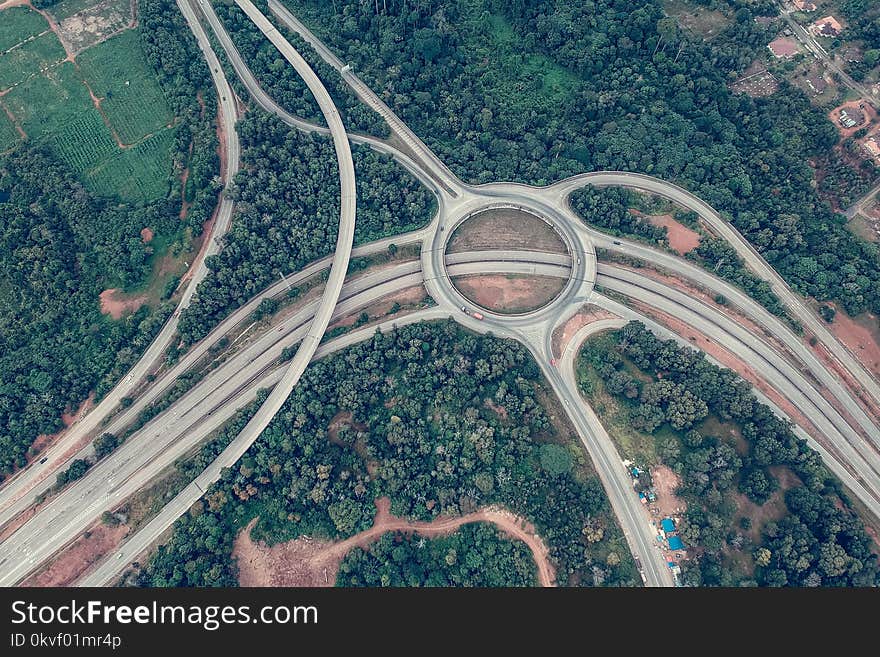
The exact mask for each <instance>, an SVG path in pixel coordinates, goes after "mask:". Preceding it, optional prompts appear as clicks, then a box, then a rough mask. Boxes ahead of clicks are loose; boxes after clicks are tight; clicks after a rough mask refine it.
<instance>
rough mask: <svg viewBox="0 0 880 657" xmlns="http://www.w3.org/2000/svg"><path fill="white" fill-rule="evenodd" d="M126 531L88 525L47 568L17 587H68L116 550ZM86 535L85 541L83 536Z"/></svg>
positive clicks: (100, 524) (124, 529)
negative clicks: (85, 530) (87, 528)
mask: <svg viewBox="0 0 880 657" xmlns="http://www.w3.org/2000/svg"><path fill="white" fill-rule="evenodd" d="M127 533H128V527H126V526H125V525H119V526H118V527H109V526H107V525H104V524H102V523H100V522H99V523H97V524H95V525H92V527H91V528H89V530H88V531H87V532H85V533H84V534H83V535H82V536H80V537H79V538H77V539H76V540H75V541H74V542H73V543H72V544H71V545H70V546H69V547H67V548H65V549H64V550H63V551H62V552H61V553H60V554H59V555H58V556H57V557H56V558H55V559H54V560H53V561H52V562H51V563H49V565H48V566H46V567H45V568H42V569H40V570H39V571H38V572H36V573H34V574H33V575H30V576H29V577H28V578H27V579H25V580H24V581H23V582H22V583H21V586H70V585H72V584H73V583H74V582H75V581H76V580H77V579H79V577H80V576H81V575H82V574H84V573H85V572H86V571H87V570H88V569H89V568H90V567H91V566H92V565H93V564H95V563H96V562H98V561H99V560H100V559H101V558H102V557H103V556H104V555H105V554H107V553H108V552H110V551H111V550H113V549H114V548H116V546H117V545H119V543H120V542H121V541H122V539H123V538H124V537H125V535H126V534H127ZM86 534H88V537H87V536H86Z"/></svg>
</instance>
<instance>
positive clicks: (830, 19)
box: [809, 16, 843, 38]
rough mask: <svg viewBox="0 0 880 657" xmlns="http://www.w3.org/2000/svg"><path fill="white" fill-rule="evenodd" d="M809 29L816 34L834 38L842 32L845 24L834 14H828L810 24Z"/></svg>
mask: <svg viewBox="0 0 880 657" xmlns="http://www.w3.org/2000/svg"><path fill="white" fill-rule="evenodd" d="M809 29H810V32H812V33H813V35H815V36H821V37H829V38H833V37H836V36H837V35H838V34H840V33H841V31H842V30H843V25H841V24H840V21H838V20H837V19H836V18H834V16H826V17H825V18H820V19H819V20H817V21H816V22H814V23H813V24H812V25H810V28H809Z"/></svg>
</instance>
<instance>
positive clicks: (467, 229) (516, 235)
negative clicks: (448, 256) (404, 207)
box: [446, 208, 567, 253]
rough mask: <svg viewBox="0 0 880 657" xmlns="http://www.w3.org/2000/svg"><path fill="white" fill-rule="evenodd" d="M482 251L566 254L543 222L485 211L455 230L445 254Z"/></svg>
mask: <svg viewBox="0 0 880 657" xmlns="http://www.w3.org/2000/svg"><path fill="white" fill-rule="evenodd" d="M482 249H514V250H531V251H546V252H548V253H566V252H567V251H566V248H565V244H564V243H563V241H562V240H561V239H560V237H559V235H557V234H556V231H554V230H553V229H552V228H551V227H550V226H549V225H547V224H546V223H545V222H544V221H543V220H542V219H539V218H538V217H536V216H535V215H533V214H529V213H527V212H522V211H521V210H514V209H508V208H498V209H493V210H486V211H485V212H481V213H480V214H477V215H474V216H473V217H471V218H469V219H467V220H466V221H465V222H464V223H462V224H461V225H460V226H459V227H458V228H456V229H455V232H454V233H453V234H452V237H451V238H450V240H449V245H448V246H447V248H446V251H447V253H460V252H462V251H474V250H482Z"/></svg>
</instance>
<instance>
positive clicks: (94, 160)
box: [52, 111, 118, 175]
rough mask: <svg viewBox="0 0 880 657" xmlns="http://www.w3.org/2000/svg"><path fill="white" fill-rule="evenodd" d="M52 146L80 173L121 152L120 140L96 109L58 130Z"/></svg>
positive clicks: (74, 170)
mask: <svg viewBox="0 0 880 657" xmlns="http://www.w3.org/2000/svg"><path fill="white" fill-rule="evenodd" d="M52 149H53V150H54V151H55V153H56V154H57V155H58V157H59V158H61V160H63V161H64V163H65V164H67V166H69V167H70V169H71V170H72V171H73V172H74V173H76V174H77V175H79V174H81V173H84V172H85V171H88V170H90V169H94V168H95V167H97V166H98V165H100V164H101V163H102V162H103V161H105V160H106V159H107V158H109V157H112V156H113V155H114V154H115V153H116V152H117V150H118V149H117V147H116V142H115V141H113V135H111V134H110V130H109V128H107V126H106V124H105V123H104V120H103V119H102V118H101V116H100V115H99V114H98V113H97V112H95V111H85V112H83V113H82V114H80V115H79V116H78V117H77V118H76V119H74V120H73V121H69V122H67V123H66V124H64V126H62V127H61V129H60V130H59V131H58V132H56V133H55V135H54V136H53V139H52Z"/></svg>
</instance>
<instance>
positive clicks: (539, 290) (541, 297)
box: [452, 274, 566, 313]
mask: <svg viewBox="0 0 880 657" xmlns="http://www.w3.org/2000/svg"><path fill="white" fill-rule="evenodd" d="M565 283H566V279H564V278H557V277H554V276H530V275H523V274H468V275H466V276H453V277H452V284H453V285H455V288H456V289H457V290H458V291H459V292H461V293H462V294H463V295H464V296H465V297H466V298H467V299H468V300H469V301H470V302H471V303H475V304H477V305H478V306H482V307H483V308H488V309H489V310H491V311H493V312H497V313H526V312H531V311H533V310H537V309H538V308H541V307H543V306H546V305H547V304H548V303H550V302H551V301H552V300H553V299H554V298H556V295H558V294H559V293H560V292H561V291H562V288H563V287H565Z"/></svg>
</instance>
